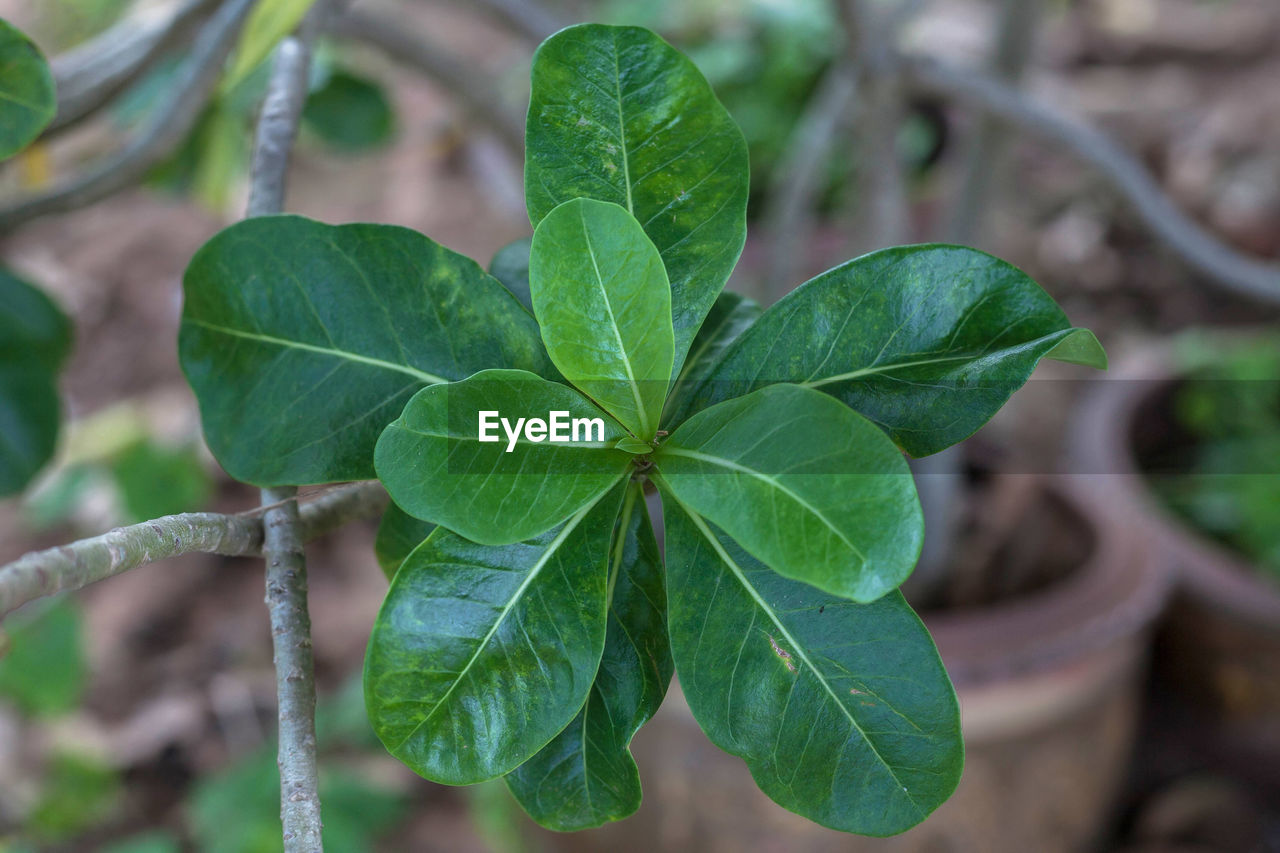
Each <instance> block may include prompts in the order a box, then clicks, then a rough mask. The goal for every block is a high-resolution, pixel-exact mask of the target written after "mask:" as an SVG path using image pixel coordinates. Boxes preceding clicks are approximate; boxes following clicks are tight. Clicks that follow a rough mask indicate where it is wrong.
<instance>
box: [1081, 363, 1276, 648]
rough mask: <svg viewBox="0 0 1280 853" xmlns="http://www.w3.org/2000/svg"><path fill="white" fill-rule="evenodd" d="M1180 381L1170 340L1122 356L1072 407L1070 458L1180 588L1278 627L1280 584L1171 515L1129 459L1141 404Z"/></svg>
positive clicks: (1259, 622)
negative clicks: (1101, 482) (1097, 481)
mask: <svg viewBox="0 0 1280 853" xmlns="http://www.w3.org/2000/svg"><path fill="white" fill-rule="evenodd" d="M1180 378H1182V373H1181V372H1180V371H1178V370H1177V369H1176V368H1175V367H1174V358H1173V349H1172V347H1171V346H1170V345H1168V344H1155V345H1150V346H1147V347H1144V348H1142V349H1140V350H1137V351H1135V352H1134V353H1132V354H1131V355H1129V356H1128V357H1126V358H1125V360H1124V361H1123V362H1122V363H1121V364H1120V366H1119V367H1118V368H1116V369H1115V370H1114V371H1113V379H1112V380H1108V381H1102V382H1099V383H1097V385H1096V386H1095V388H1094V389H1093V391H1092V392H1091V393H1090V394H1089V395H1088V397H1087V399H1086V400H1085V402H1084V405H1082V406H1081V407H1080V409H1079V410H1078V412H1077V414H1078V419H1077V421H1076V424H1075V429H1073V431H1072V437H1073V444H1072V447H1071V453H1070V458H1071V459H1072V461H1073V463H1074V464H1076V465H1077V466H1079V468H1080V469H1081V470H1086V471H1096V472H1106V473H1100V474H1097V475H1093V477H1094V478H1097V477H1101V478H1105V488H1098V487H1097V485H1095V486H1094V487H1093V490H1092V491H1093V492H1094V494H1095V498H1096V499H1097V500H1098V501H1099V502H1100V503H1106V504H1108V505H1109V506H1111V507H1112V508H1113V509H1114V510H1115V511H1118V512H1123V513H1126V514H1128V515H1130V516H1131V517H1133V518H1134V521H1135V527H1136V528H1137V529H1139V530H1140V531H1141V533H1142V534H1143V535H1144V536H1146V537H1148V538H1150V539H1152V540H1154V545H1155V547H1154V548H1152V550H1153V551H1159V552H1161V554H1162V556H1163V557H1164V559H1165V560H1166V561H1167V562H1169V563H1170V564H1171V573H1172V574H1173V575H1174V580H1175V582H1176V583H1177V584H1178V585H1179V586H1180V587H1182V588H1184V589H1186V590H1188V591H1189V592H1191V593H1193V594H1194V595H1196V596H1198V597H1201V598H1203V599H1205V600H1207V601H1208V602H1210V603H1211V604H1212V606H1214V607H1215V608H1217V609H1220V610H1222V611H1224V612H1227V613H1230V614H1231V615H1233V616H1235V617H1237V618H1241V619H1244V620H1247V621H1249V622H1251V623H1256V624H1257V625H1259V626H1262V627H1265V628H1267V629H1269V630H1277V629H1278V628H1280V588H1278V587H1277V586H1276V585H1275V584H1272V583H1269V582H1268V581H1266V580H1265V579H1263V578H1261V577H1259V576H1258V570H1257V569H1256V568H1255V567H1254V566H1253V565H1251V564H1250V563H1249V561H1248V559H1247V558H1246V557H1244V556H1243V555H1240V554H1238V553H1235V552H1233V551H1231V550H1230V549H1228V548H1227V547H1225V546H1223V545H1220V544H1218V543H1216V542H1214V541H1212V540H1211V539H1209V538H1208V537H1207V536H1205V535H1203V534H1201V533H1199V532H1198V531H1196V530H1195V528H1193V527H1192V526H1191V525H1190V524H1188V523H1187V522H1185V521H1183V520H1182V519H1181V518H1179V517H1177V516H1176V515H1174V514H1173V512H1172V511H1171V510H1170V509H1169V508H1168V507H1166V506H1164V504H1163V503H1162V502H1161V501H1160V500H1159V498H1158V497H1156V495H1155V494H1154V493H1153V492H1152V491H1151V489H1150V488H1149V487H1148V486H1147V485H1146V477H1145V475H1144V474H1143V473H1142V471H1141V469H1140V468H1139V467H1138V463H1137V460H1136V458H1135V457H1134V454H1133V448H1132V446H1131V445H1130V442H1129V435H1130V433H1131V430H1132V425H1133V419H1134V417H1135V416H1136V414H1137V412H1138V410H1139V408H1140V407H1141V406H1142V404H1143V403H1144V402H1146V401H1148V400H1150V399H1151V397H1152V395H1154V394H1156V393H1158V391H1160V390H1163V389H1167V388H1168V387H1169V386H1170V385H1172V384H1173V383H1174V382H1176V381H1177V380H1179V379H1180ZM1134 380H1143V382H1142V383H1141V384H1140V383H1138V382H1136V381H1134ZM1139 388H1140V389H1141V390H1140V391H1139V390H1135V389H1139Z"/></svg>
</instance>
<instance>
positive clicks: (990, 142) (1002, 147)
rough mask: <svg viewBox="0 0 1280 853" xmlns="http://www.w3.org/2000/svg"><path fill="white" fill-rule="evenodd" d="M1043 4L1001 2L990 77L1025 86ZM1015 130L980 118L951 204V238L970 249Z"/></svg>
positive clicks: (990, 118)
mask: <svg viewBox="0 0 1280 853" xmlns="http://www.w3.org/2000/svg"><path fill="white" fill-rule="evenodd" d="M1040 6H1041V3H1040V0H1001V9H1000V28H999V30H998V32H997V34H996V45H995V53H994V55H993V56H992V57H991V73H992V76H993V77H994V78H996V79H1000V80H1003V81H1005V83H1007V84H1008V85H1009V86H1012V87H1017V86H1019V85H1020V83H1021V80H1022V76H1023V73H1024V72H1025V71H1026V67H1027V63H1028V62H1029V61H1030V59H1031V54H1032V50H1033V48H1034V45H1035V41H1036V39H1035V34H1036V23H1037V22H1038V21H1039V19H1040ZM1010 130H1011V128H1010V126H1009V125H1008V124H1006V123H1004V122H1002V121H999V120H997V119H996V118H995V117H994V116H992V115H991V114H990V113H983V114H982V115H980V116H979V117H978V123H977V127H975V128H974V131H973V136H972V138H971V139H970V140H969V145H968V151H967V152H966V157H965V166H964V177H963V179H962V180H961V183H960V190H959V192H958V193H957V194H956V197H955V199H954V200H953V202H952V205H951V211H950V215H949V216H948V221H947V235H946V239H947V240H949V241H952V242H955V243H961V244H964V245H970V244H972V243H975V242H979V243H980V242H981V241H982V228H983V224H984V223H985V221H986V218H987V217H986V211H987V207H988V202H989V201H990V199H991V195H992V191H993V190H994V189H995V183H996V180H997V178H998V176H999V175H1000V174H1001V167H1002V166H1003V164H1004V161H1005V153H1006V150H1007V149H1008V147H1009V136H1010Z"/></svg>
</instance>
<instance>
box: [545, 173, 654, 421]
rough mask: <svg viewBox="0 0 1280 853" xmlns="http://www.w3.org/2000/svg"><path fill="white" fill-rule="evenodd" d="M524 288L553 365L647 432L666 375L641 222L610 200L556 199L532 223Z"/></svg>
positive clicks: (650, 250) (650, 258) (650, 255)
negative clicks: (557, 203) (526, 286)
mask: <svg viewBox="0 0 1280 853" xmlns="http://www.w3.org/2000/svg"><path fill="white" fill-rule="evenodd" d="M529 290H530V293H531V294H532V296H533V313H534V316H536V317H537V318H538V325H539V326H540V328H541V330H542V340H543V342H544V343H545V344H546V345H547V352H548V353H549V354H550V356H551V361H552V362H553V363H554V364H555V366H556V367H557V368H559V370H560V372H561V373H562V374H564V376H565V378H566V379H568V380H569V381H570V382H572V383H573V384H574V385H576V386H577V387H578V388H580V389H581V390H582V391H583V393H585V394H586V395H587V396H588V397H590V398H591V399H593V400H595V401H596V402H597V403H599V404H600V406H601V407H602V408H604V409H605V410H606V411H608V412H611V413H612V414H613V416H614V417H616V418H617V419H618V420H619V421H620V422H621V423H622V425H623V426H625V427H626V428H627V429H629V430H630V431H631V432H632V434H634V435H635V436H636V437H637V438H641V439H646V440H648V439H652V438H653V436H654V433H655V432H657V429H658V419H659V418H660V417H661V415H662V403H663V401H664V400H665V399H666V396H667V387H668V385H669V384H670V382H671V366H672V359H673V347H674V343H673V338H672V331H671V288H670V286H669V285H668V283H667V272H666V270H665V269H663V266H662V258H660V257H659V256H658V250H657V249H655V248H654V247H653V243H651V242H650V241H649V238H648V237H647V236H645V233H644V230H643V229H642V228H641V227H640V224H639V223H638V222H636V221H635V219H634V218H633V217H632V216H631V214H629V213H627V211H625V210H623V209H622V208H621V207H619V206H618V205H616V204H610V203H608V202H602V201H592V200H591V199H585V198H580V199H574V200H573V201H568V202H565V203H564V204H562V205H560V206H559V207H557V208H556V209H555V210H553V211H551V213H549V214H547V216H546V218H545V219H543V220H542V222H541V223H539V225H538V227H537V230H535V231H534V232H533V247H532V249H531V250H530V255H529Z"/></svg>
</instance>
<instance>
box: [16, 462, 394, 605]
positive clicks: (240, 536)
mask: <svg viewBox="0 0 1280 853" xmlns="http://www.w3.org/2000/svg"><path fill="white" fill-rule="evenodd" d="M386 503H387V496H386V492H385V491H384V490H383V488H382V486H381V485H379V484H378V483H376V482H369V483H354V484H351V485H348V486H343V487H342V488H340V489H337V490H334V491H331V492H327V493H325V494H324V495H323V496H322V497H320V498H317V499H316V500H314V501H311V502H309V503H305V504H303V506H302V508H301V510H300V516H301V523H302V538H303V539H304V540H311V539H314V538H316V537H317V536H321V535H323V534H324V533H327V532H329V531H330V530H333V529H334V528H336V527H340V526H342V525H343V524H346V523H347V522H349V521H354V520H356V519H359V518H369V517H372V516H374V515H377V514H378V513H379V512H381V511H382V509H383V508H384V507H385V506H386ZM262 543H263V524H262V517H261V513H240V514H236V515H223V514H221V513H216V512H188V513H182V514H181V515H166V516H164V517H163V518H157V519H154V520H152V521H144V522H142V523H141V524H134V525H130V526H128V527H120V528H117V529H115V530H112V531H110V532H109V533H104V534H102V535H101V536H94V537H92V538H90V539H81V540H80V541H78V542H72V543H71V544H69V545H62V546H59V547H57V548H49V549H48V550H45V551H35V552H32V553H30V554H26V555H24V556H22V557H20V558H18V559H17V560H15V561H13V562H12V563H8V564H7V565H4V566H0V616H5V615H8V614H9V613H12V612H13V611H14V610H16V609H18V608H19V607H21V606H22V605H24V604H27V603H28V602H31V601H34V600H35V599H37V598H43V597H44V596H47V595H55V594H57V593H59V592H65V591H69V590H75V589H80V588H82V587H85V586H88V585H89V584H91V583H94V582H96V581H100V580H103V579H105V578H109V577H113V576H115V575H118V574H121V573H122V572H125V571H128V570H129V569H133V568H136V567H138V566H142V565H146V564H147V563H154V562H157V561H159V560H167V559H169V558H170V557H178V556H181V555H182V554H197V553H198V554H221V555H223V556H227V557H256V556H261V554H262Z"/></svg>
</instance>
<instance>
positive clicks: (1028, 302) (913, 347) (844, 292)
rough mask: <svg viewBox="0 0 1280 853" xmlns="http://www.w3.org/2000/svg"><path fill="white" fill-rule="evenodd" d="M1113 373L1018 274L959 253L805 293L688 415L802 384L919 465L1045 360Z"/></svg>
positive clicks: (719, 370) (905, 261) (702, 391)
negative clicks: (777, 385) (867, 423)
mask: <svg viewBox="0 0 1280 853" xmlns="http://www.w3.org/2000/svg"><path fill="white" fill-rule="evenodd" d="M1045 357H1048V358H1055V359H1059V360H1062V361H1070V362H1073V363H1076V364H1083V365H1086V366H1090V367H1098V368H1104V367H1106V354H1105V353H1104V352H1103V351H1102V347H1101V346H1100V345H1099V344H1098V342H1097V339H1096V338H1094V336H1093V334H1092V333H1091V332H1088V331H1086V330H1084V329H1074V328H1072V327H1071V323H1070V322H1069V321H1068V320H1067V317H1066V315H1065V314H1063V313H1062V309H1060V308H1059V307H1058V306H1057V305H1056V304H1055V303H1054V301H1053V299H1052V298H1051V297H1050V296H1049V295H1048V294H1047V293H1045V292H1044V290H1043V289H1041V287H1040V286H1039V285H1038V284H1036V283H1035V282H1034V281H1032V280H1031V279H1030V278H1028V277H1027V275H1026V274H1025V273H1023V272H1022V271H1020V270H1018V269H1017V268H1015V267H1013V266H1011V265H1009V264H1007V263H1005V262H1004V261H1001V260H999V259H998V258H994V257H992V256H991V255H988V254H985V253H983V252H979V251H977V250H975V249H966V248H963V247H960V246H942V245H926V246H903V247H899V248H894V249H885V250H883V251H879V252H873V253H871V254H869V255H865V256H863V257H861V258H856V259H855V260H852V261H849V262H848V263H846V264H843V265H841V266H838V267H836V268H834V269H831V270H828V271H827V272H825V273H823V274H822V275H820V276H818V277H817V278H815V279H812V280H811V281H809V282H806V283H805V284H803V285H801V286H800V287H799V288H797V289H796V290H795V291H793V292H792V293H791V294H789V295H788V296H786V297H785V298H783V299H782V300H780V301H779V302H778V303H777V304H776V305H774V306H773V307H772V308H770V309H769V310H768V311H766V312H765V314H764V316H763V317H761V318H760V320H759V321H758V322H757V323H756V324H755V325H754V326H752V327H751V328H750V329H749V330H747V331H746V332H745V333H743V335H742V336H741V337H740V338H738V340H737V341H736V342H734V344H733V345H732V346H731V347H730V348H729V351H728V352H727V353H726V354H725V357H724V360H723V361H721V362H720V364H719V365H718V366H717V367H716V369H715V370H714V371H712V373H711V375H710V376H708V377H707V378H706V379H705V380H704V381H703V383H702V385H701V387H700V388H699V389H698V391H697V393H696V394H695V395H694V397H695V400H694V401H693V403H692V405H690V406H689V407H688V409H687V411H689V412H693V411H697V410H698V409H701V408H705V407H706V406H708V405H711V404H713V403H716V402H719V401H721V400H727V399H730V398H732V397H737V396H739V395H741V394H745V393H747V392H748V391H751V390H753V389H756V388H760V387H762V386H764V385H768V384H771V383H774V382H795V383H798V384H803V385H807V386H809V387H811V388H816V389H817V390H819V391H822V392H824V393H827V394H830V395H832V396H833V397H835V398H837V399H839V400H841V401H843V402H844V403H846V404H847V405H849V406H851V407H852V408H853V409H855V410H856V411H858V412H861V413H862V414H863V415H865V416H866V417H868V418H870V419H871V420H872V421H874V422H875V423H876V424H878V425H879V426H880V428H881V429H883V430H884V431H885V432H887V433H888V434H889V436H890V437H891V438H892V439H893V440H894V441H895V442H896V443H897V444H898V445H899V446H900V447H902V448H903V449H905V450H906V451H907V452H908V453H910V454H912V455H913V456H928V455H929V454H931V453H937V452H938V451H939V450H943V449H945V448H946V447H948V446H950V445H952V444H955V443H956V442H957V441H961V440H963V439H965V438H967V437H968V436H970V435H972V434H973V432H974V431H975V430H977V429H978V427H980V426H982V425H983V424H984V423H986V422H987V421H988V420H989V419H990V418H991V416H992V415H994V414H995V413H996V412H997V411H998V410H999V409H1000V407H1001V406H1003V405H1004V403H1005V401H1007V400H1008V399H1009V397H1010V395H1012V394H1013V392H1014V391H1016V390H1017V389H1018V388H1020V387H1021V386H1022V384H1023V383H1024V382H1026V381H1027V378H1028V377H1030V375H1031V372H1032V371H1033V370H1034V369H1035V366H1036V364H1038V363H1039V361H1040V359H1041V358H1045Z"/></svg>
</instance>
